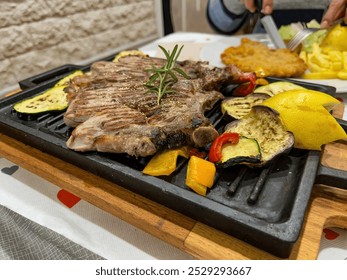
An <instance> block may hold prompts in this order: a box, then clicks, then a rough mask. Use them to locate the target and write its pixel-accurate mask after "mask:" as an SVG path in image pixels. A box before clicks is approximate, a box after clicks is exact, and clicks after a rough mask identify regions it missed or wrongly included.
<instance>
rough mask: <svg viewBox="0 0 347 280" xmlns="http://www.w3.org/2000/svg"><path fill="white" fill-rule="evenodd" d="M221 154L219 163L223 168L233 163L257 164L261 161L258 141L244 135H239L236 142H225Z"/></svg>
mask: <svg viewBox="0 0 347 280" xmlns="http://www.w3.org/2000/svg"><path fill="white" fill-rule="evenodd" d="M221 154H222V156H221V159H220V161H219V165H221V166H223V167H224V168H226V167H229V166H232V165H235V164H246V163H249V164H258V163H260V161H261V149H260V146H259V143H258V141H257V140H256V139H254V138H248V137H245V136H240V138H239V142H238V143H237V144H230V143H227V144H225V145H224V146H223V149H222V151H221Z"/></svg>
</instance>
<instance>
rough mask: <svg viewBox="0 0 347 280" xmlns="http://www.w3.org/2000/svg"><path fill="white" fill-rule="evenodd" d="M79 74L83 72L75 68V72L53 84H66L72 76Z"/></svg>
mask: <svg viewBox="0 0 347 280" xmlns="http://www.w3.org/2000/svg"><path fill="white" fill-rule="evenodd" d="M80 75H83V72H82V71H81V70H76V71H75V72H73V73H71V74H69V75H67V76H66V77H64V78H62V79H61V80H59V81H58V82H57V83H56V84H55V85H54V86H55V87H60V86H67V85H68V84H69V82H70V80H71V79H72V78H74V77H76V76H80Z"/></svg>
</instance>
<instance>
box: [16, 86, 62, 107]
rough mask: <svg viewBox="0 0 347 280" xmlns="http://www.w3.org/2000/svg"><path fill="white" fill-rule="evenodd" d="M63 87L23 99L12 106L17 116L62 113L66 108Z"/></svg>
mask: <svg viewBox="0 0 347 280" xmlns="http://www.w3.org/2000/svg"><path fill="white" fill-rule="evenodd" d="M64 88H65V86H58V87H53V88H51V89H49V90H47V91H45V92H44V93H41V94H39V95H36V96H34V97H31V98H29V99H25V100H23V101H20V102H18V103H16V104H14V105H13V109H14V110H15V111H16V112H17V113H19V114H41V113H45V112H49V111H62V110H65V109H66V108H67V106H68V103H67V99H66V93H65V92H64Z"/></svg>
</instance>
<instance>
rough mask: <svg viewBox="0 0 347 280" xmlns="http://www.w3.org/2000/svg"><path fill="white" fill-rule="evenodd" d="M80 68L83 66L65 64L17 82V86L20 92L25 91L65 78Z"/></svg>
mask: <svg viewBox="0 0 347 280" xmlns="http://www.w3.org/2000/svg"><path fill="white" fill-rule="evenodd" d="M82 68H83V66H80V65H74V64H65V65H62V66H59V67H56V68H53V69H51V70H48V71H46V72H43V73H40V74H38V75H35V76H32V77H30V78H27V79H25V80H22V81H19V82H18V84H19V87H20V88H21V89H22V90H25V89H29V88H32V87H35V86H37V85H39V84H42V83H45V82H48V81H52V80H53V79H57V78H62V77H63V76H66V75H67V74H69V73H70V72H72V71H76V70H80V69H82Z"/></svg>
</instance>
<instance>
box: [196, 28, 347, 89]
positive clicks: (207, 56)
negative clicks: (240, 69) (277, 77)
mask: <svg viewBox="0 0 347 280" xmlns="http://www.w3.org/2000/svg"><path fill="white" fill-rule="evenodd" d="M243 37H247V38H250V39H251V40H254V41H260V42H262V43H264V44H266V45H268V46H269V47H273V44H272V42H271V40H270V38H269V37H268V36H267V34H250V35H242V36H230V37H228V38H223V39H221V40H217V41H215V42H213V43H211V44H206V45H205V46H203V47H202V48H201V51H200V59H201V60H203V61H208V62H209V63H210V65H212V66H218V67H224V66H225V65H224V64H223V63H222V61H221V59H220V55H221V53H222V52H223V51H224V50H225V49H226V48H228V47H231V46H239V45H240V43H241V38H243ZM297 80H300V81H305V82H308V83H315V84H320V85H327V86H333V87H335V88H336V92H337V93H347V81H346V80H339V79H330V80H306V79H305V80H303V79H297Z"/></svg>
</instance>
